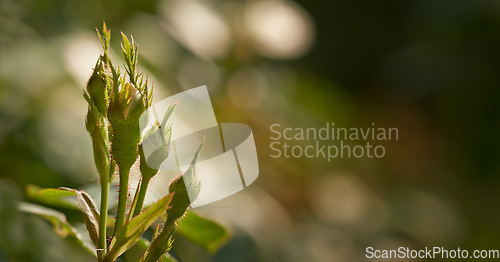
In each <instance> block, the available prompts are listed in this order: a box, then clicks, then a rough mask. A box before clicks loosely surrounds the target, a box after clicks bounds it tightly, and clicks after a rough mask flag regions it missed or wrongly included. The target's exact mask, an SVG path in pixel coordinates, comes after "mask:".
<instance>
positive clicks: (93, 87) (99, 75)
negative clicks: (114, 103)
mask: <svg viewBox="0 0 500 262" xmlns="http://www.w3.org/2000/svg"><path fill="white" fill-rule="evenodd" d="M106 85H107V81H106V74H105V73H104V66H103V62H102V57H101V58H99V59H98V60H97V64H96V66H95V68H94V72H93V73H92V76H91V77H90V79H89V82H88V83H87V93H88V94H89V96H90V98H91V99H92V101H93V102H94V104H95V106H96V107H97V110H99V113H100V114H101V115H106V111H107V106H108V95H107V87H106Z"/></svg>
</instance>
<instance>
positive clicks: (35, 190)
mask: <svg viewBox="0 0 500 262" xmlns="http://www.w3.org/2000/svg"><path fill="white" fill-rule="evenodd" d="M26 195H27V196H28V198H29V199H30V200H31V201H34V202H37V203H40V204H43V205H48V206H51V207H62V208H67V209H76V210H78V209H79V207H78V205H77V204H75V203H72V202H70V201H68V200H67V199H65V198H64V197H66V196H75V195H76V194H75V193H74V192H70V191H66V190H59V189H53V188H46V189H41V188H39V187H37V186H34V185H28V186H27V187H26Z"/></svg>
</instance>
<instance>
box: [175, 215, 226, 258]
mask: <svg viewBox="0 0 500 262" xmlns="http://www.w3.org/2000/svg"><path fill="white" fill-rule="evenodd" d="M176 232H177V233H178V234H180V235H182V236H183V237H185V238H186V239H188V240H190V241H191V242H193V243H195V244H196V245H198V246H201V247H203V248H204V249H205V250H207V251H208V252H210V253H214V252H215V251H217V249H219V248H220V247H221V246H222V245H223V244H225V243H226V242H227V241H228V240H229V238H230V237H231V233H230V232H229V230H227V229H226V228H225V227H223V226H221V225H220V224H218V223H216V222H214V221H212V220H209V219H207V218H204V217H201V216H199V215H198V214H196V213H193V212H191V211H188V212H187V213H186V215H185V217H184V218H183V219H182V221H181V222H180V223H179V227H178V228H177V231H176Z"/></svg>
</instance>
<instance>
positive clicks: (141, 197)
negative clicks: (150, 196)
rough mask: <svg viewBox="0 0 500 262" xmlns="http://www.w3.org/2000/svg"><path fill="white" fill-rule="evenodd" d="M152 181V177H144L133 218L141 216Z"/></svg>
mask: <svg viewBox="0 0 500 262" xmlns="http://www.w3.org/2000/svg"><path fill="white" fill-rule="evenodd" d="M150 180H151V178H150V177H143V178H142V180H141V186H140V189H139V193H138V195H137V202H136V206H135V208H134V215H133V216H132V217H135V216H137V215H139V213H141V211H142V206H143V205H144V199H145V198H146V192H147V190H148V186H149V181H150Z"/></svg>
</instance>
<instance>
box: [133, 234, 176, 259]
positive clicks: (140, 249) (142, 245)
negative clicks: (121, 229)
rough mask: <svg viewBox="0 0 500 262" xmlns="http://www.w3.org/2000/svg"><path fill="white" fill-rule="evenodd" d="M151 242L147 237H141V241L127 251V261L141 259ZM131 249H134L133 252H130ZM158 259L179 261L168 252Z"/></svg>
mask: <svg viewBox="0 0 500 262" xmlns="http://www.w3.org/2000/svg"><path fill="white" fill-rule="evenodd" d="M149 244H150V243H149V241H147V240H146V239H145V238H142V237H141V238H140V239H139V241H137V244H135V245H134V246H133V247H132V248H131V249H130V250H129V251H127V252H126V253H125V255H124V256H125V260H126V261H139V260H140V259H141V255H142V254H143V253H144V252H145V251H146V250H147V249H148V246H149ZM130 251H132V252H130ZM138 254H139V255H138ZM158 261H159V262H178V261H177V259H175V258H174V257H172V256H170V254H168V253H165V254H163V255H162V256H161V257H160V259H159V260H158Z"/></svg>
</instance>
